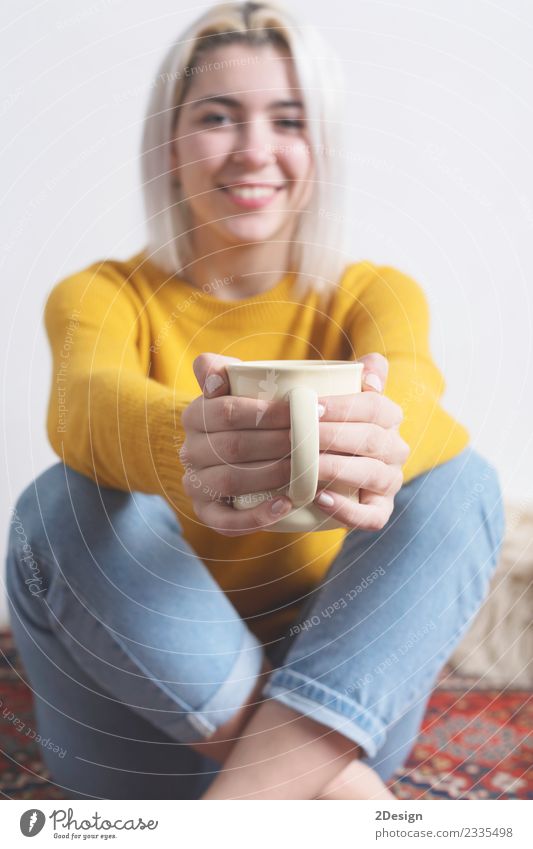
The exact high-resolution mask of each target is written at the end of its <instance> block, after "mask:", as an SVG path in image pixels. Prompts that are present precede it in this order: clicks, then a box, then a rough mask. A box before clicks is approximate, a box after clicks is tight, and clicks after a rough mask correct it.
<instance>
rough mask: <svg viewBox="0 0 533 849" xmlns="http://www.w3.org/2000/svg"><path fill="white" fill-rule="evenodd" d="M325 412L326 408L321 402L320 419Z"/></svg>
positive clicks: (319, 407) (319, 406) (319, 408)
mask: <svg viewBox="0 0 533 849" xmlns="http://www.w3.org/2000/svg"><path fill="white" fill-rule="evenodd" d="M325 412H326V408H325V407H324V404H319V405H318V418H319V419H320V418H322V416H323V415H324V413H325Z"/></svg>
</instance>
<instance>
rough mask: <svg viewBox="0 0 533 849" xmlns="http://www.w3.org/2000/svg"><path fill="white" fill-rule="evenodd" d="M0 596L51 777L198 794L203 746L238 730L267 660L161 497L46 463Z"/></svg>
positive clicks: (89, 792)
mask: <svg viewBox="0 0 533 849" xmlns="http://www.w3.org/2000/svg"><path fill="white" fill-rule="evenodd" d="M7 589H8V595H9V603H10V611H11V619H12V626H13V631H14V635H15V640H16V643H17V647H18V649H19V652H20V655H21V658H22V662H23V665H24V668H25V671H26V673H27V676H28V679H29V684H30V686H31V687H32V689H33V693H34V704H35V712H36V718H37V725H38V732H39V734H40V735H41V738H43V739H48V738H49V740H50V748H46V749H45V748H43V756H44V759H45V762H46V765H47V767H48V769H49V770H50V772H51V773H52V777H53V778H54V780H55V781H56V782H57V783H58V784H61V785H63V786H64V787H65V789H66V791H67V792H68V793H69V794H70V795H74V797H76V795H77V794H79V795H80V796H95V797H97V798H147V797H148V796H149V795H152V794H153V798H198V797H199V796H200V795H201V792H202V791H203V790H204V789H205V787H206V786H207V785H208V783H209V782H210V781H211V780H212V778H213V775H215V774H216V772H217V770H218V768H219V765H218V763H216V762H215V761H214V760H213V759H211V758H209V757H207V753H208V752H209V753H210V754H213V753H212V752H211V751H210V750H209V747H208V744H207V743H206V742H205V741H209V740H211V739H212V738H213V739H215V738H216V735H217V734H219V733H220V730H221V729H223V728H225V727H226V726H227V727H228V728H230V729H231V728H232V727H233V726H234V724H235V716H236V714H237V713H238V712H239V711H240V710H241V707H242V705H243V704H245V703H246V702H247V700H249V699H250V695H251V694H253V693H254V692H256V691H257V688H258V675H259V673H260V671H261V669H262V668H265V667H264V666H263V664H264V662H265V658H264V652H263V647H262V646H261V644H260V643H259V642H258V640H257V639H256V638H255V637H254V636H253V635H252V634H251V632H250V631H249V630H248V629H247V628H246V626H245V624H244V622H243V621H242V619H241V618H240V617H239V616H238V614H237V612H236V611H235V609H234V608H233V606H232V605H231V603H230V602H229V599H228V598H227V596H226V595H225V594H224V593H223V592H222V591H221V590H220V588H219V586H218V584H217V583H216V582H215V581H214V579H213V578H212V576H211V574H210V573H209V571H208V569H207V568H206V567H205V565H204V564H203V562H202V561H200V560H199V558H198V557H197V556H196V555H195V553H194V552H193V551H192V549H191V548H190V547H189V546H188V544H187V543H186V542H185V540H184V539H183V537H182V536H181V533H180V528H179V525H178V522H177V519H176V517H175V514H174V513H173V512H172V511H171V509H170V507H169V506H168V505H167V504H166V502H165V501H164V500H163V499H162V498H159V497H158V496H150V495H145V494H142V493H127V492H120V491H117V490H113V489H106V488H98V487H97V486H96V485H95V484H94V483H93V481H91V480H90V479H89V478H87V477H85V476H83V475H80V474H78V473H77V472H75V471H73V470H72V469H70V468H69V467H67V466H64V465H63V464H61V463H58V464H56V465H55V466H53V467H52V468H50V469H48V470H47V471H46V472H44V473H43V474H42V475H41V476H40V477H39V478H37V480H36V481H34V482H33V483H32V484H31V485H30V486H29V487H28V488H27V489H26V490H25V492H24V493H23V494H22V496H21V497H20V498H19V500H18V502H17V504H16V507H15V511H14V513H13V517H12V521H11V533H10V541H9V551H8V563H7ZM262 683H263V682H262V681H261V680H260V679H259V684H262ZM196 745H198V747H199V751H198V752H197V751H194V750H193V747H194V746H196ZM54 747H55V749H56V750H57V751H54ZM199 752H202V754H200V753H199Z"/></svg>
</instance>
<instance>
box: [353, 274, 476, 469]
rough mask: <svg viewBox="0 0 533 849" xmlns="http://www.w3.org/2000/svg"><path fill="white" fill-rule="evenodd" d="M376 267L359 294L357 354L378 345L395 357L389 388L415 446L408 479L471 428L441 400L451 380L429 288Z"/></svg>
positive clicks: (454, 447) (442, 458)
mask: <svg viewBox="0 0 533 849" xmlns="http://www.w3.org/2000/svg"><path fill="white" fill-rule="evenodd" d="M373 271H374V273H373V274H372V275H371V279H370V280H369V282H368V283H367V285H366V286H365V288H364V289H363V291H362V293H360V294H359V295H358V301H357V305H356V308H355V309H354V310H352V317H351V322H350V328H349V331H350V334H351V339H352V340H353V343H354V347H356V353H357V357H361V356H364V355H365V354H369V353H372V352H374V351H376V352H379V353H381V354H383V355H384V356H385V357H387V359H388V361H389V373H388V377H387V384H386V386H385V389H384V394H385V395H386V396H387V397H389V398H391V399H392V400H393V401H395V402H396V403H397V404H399V405H400V407H402V409H403V412H404V420H403V421H402V423H401V425H400V435H401V436H402V438H403V439H404V440H405V441H406V442H407V444H408V445H409V446H410V448H411V453H410V455H409V457H408V458H407V461H406V462H405V464H404V466H403V473H404V483H407V482H408V481H409V480H411V479H412V478H414V477H415V476H416V475H419V474H421V473H423V472H425V471H428V470H429V469H431V468H433V467H434V466H436V465H439V464H440V463H444V462H446V461H447V460H450V459H452V458H453V457H455V456H456V455H457V454H459V453H460V451H461V450H463V448H465V447H466V446H467V445H468V443H469V433H468V431H467V430H466V428H465V427H463V425H461V424H460V423H459V422H457V421H455V419H454V418H453V417H452V416H451V415H450V414H449V413H448V412H446V410H444V409H443V407H442V406H441V404H440V398H441V396H442V395H443V393H444V390H445V388H446V384H445V381H444V378H443V376H442V374H441V372H440V370H439V369H438V367H437V366H436V364H435V362H434V361H433V357H432V354H431V349H430V314H429V305H428V301H427V298H426V295H425V293H424V291H423V290H422V288H421V287H420V285H419V284H418V283H417V282H416V281H415V280H414V279H412V278H411V277H409V276H408V275H406V274H403V273H402V272H400V271H398V270H397V269H395V268H391V267H388V266H373Z"/></svg>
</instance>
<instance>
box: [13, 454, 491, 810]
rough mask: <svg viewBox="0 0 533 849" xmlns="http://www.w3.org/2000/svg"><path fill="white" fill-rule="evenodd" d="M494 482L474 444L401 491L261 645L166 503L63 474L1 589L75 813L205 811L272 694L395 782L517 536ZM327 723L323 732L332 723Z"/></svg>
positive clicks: (29, 503)
mask: <svg viewBox="0 0 533 849" xmlns="http://www.w3.org/2000/svg"><path fill="white" fill-rule="evenodd" d="M504 526H505V520H504V510H503V503H502V495H501V490H500V485H499V480H498V475H497V473H496V471H495V469H494V468H493V467H492V466H491V465H490V464H489V463H488V462H487V461H486V460H484V459H483V458H482V457H481V456H480V455H479V454H478V453H477V452H476V451H475V450H474V449H473V448H472V447H470V446H469V447H468V448H467V449H465V450H464V451H463V452H462V453H461V454H460V455H458V456H457V457H455V458H454V459H453V460H451V461H448V462H446V463H443V464H441V465H440V466H436V467H435V468H434V469H432V470H431V471H429V472H427V473H424V474H422V475H419V476H418V477H416V478H414V479H413V480H411V481H409V483H407V484H404V486H403V487H402V489H401V490H400V491H399V492H398V494H397V495H396V498H395V506H394V511H393V513H392V515H391V517H390V519H389V521H388V523H387V525H386V526H385V527H384V528H383V529H381V530H380V531H376V532H374V531H372V532H370V531H354V530H352V531H349V532H348V533H347V535H346V537H345V540H344V543H343V546H342V549H341V550H340V552H339V554H338V555H337V557H336V558H335V559H334V561H333V562H332V564H331V566H330V568H329V570H328V572H327V574H326V575H325V577H324V579H323V580H322V581H321V582H320V584H319V585H318V586H317V587H316V588H315V589H314V590H313V592H312V593H311V595H310V596H308V597H307V598H306V599H305V600H304V601H303V603H302V607H301V608H300V610H301V612H300V614H299V616H298V619H297V620H296V621H295V622H294V623H293V624H292V625H291V627H290V629H288V632H287V634H286V635H285V638H284V639H282V640H280V641H278V643H277V644H275V646H276V647H275V649H274V650H270V649H269V650H266V649H265V647H264V646H263V645H262V644H261V643H260V642H259V640H258V639H257V638H256V637H255V636H254V635H253V634H252V632H251V631H250V629H249V628H248V627H247V625H246V622H245V621H244V620H243V619H242V618H241V617H240V616H239V614H238V613H237V611H236V610H235V608H234V607H233V605H232V604H231V603H230V601H229V599H228V597H227V596H226V595H225V593H224V592H223V591H222V590H221V589H220V587H219V585H218V584H217V583H216V581H215V580H214V578H213V577H212V575H211V574H210V572H209V570H208V569H207V567H206V566H205V564H204V562H203V561H202V560H201V559H199V558H198V557H197V555H196V554H195V552H194V551H193V550H192V549H191V547H190V546H189V545H188V543H187V542H186V541H185V540H184V538H183V536H182V534H181V530H180V526H179V523H178V520H177V517H176V515H175V513H174V512H173V511H172V510H171V508H170V507H169V505H168V504H167V503H166V501H165V500H164V499H163V498H161V497H160V496H157V495H147V494H143V493H139V492H122V491H119V490H115V489H108V488H101V487H100V488H99V487H98V486H97V485H96V484H95V483H94V482H93V481H92V480H90V479H89V478H88V477H85V476H84V475H81V474H79V473H77V472H75V471H73V470H72V469H71V468H69V467H68V466H65V465H63V464H62V463H57V464H56V465H54V466H52V467H51V468H50V469H48V470H47V471H45V472H44V473H43V474H41V475H40V476H39V477H38V478H37V479H36V480H35V481H33V483H32V484H31V485H30V486H29V487H27V489H26V490H25V491H24V492H23V493H22V495H21V496H20V498H19V499H18V501H17V504H16V506H15V509H14V511H13V515H12V518H11V527H10V536H9V548H8V560H7V575H6V582H7V590H8V597H9V605H10V615H11V622H12V628H13V633H14V639H15V642H16V645H17V648H18V650H19V654H20V657H21V660H22V663H23V667H24V670H25V672H26V675H27V679H28V682H29V684H30V686H31V688H32V690H33V698H34V707H35V717H36V725H37V730H38V733H39V734H40V745H41V748H42V755H43V758H44V761H45V763H46V765H47V767H48V769H49V770H50V772H51V774H52V777H53V779H54V781H55V782H56V783H57V784H59V785H61V786H62V787H63V788H64V790H65V793H66V794H67V796H68V797H70V798H86V797H95V798H104V799H107V798H118V799H137V798H156V799H158V798H159V799H167V798H172V799H196V798H199V797H200V796H201V795H202V794H203V792H204V791H205V790H206V789H207V787H208V786H209V784H210V782H211V781H212V780H213V778H214V776H215V775H216V773H217V771H218V769H219V765H218V763H216V762H215V761H214V760H211V759H209V758H208V757H206V756H204V755H200V754H198V753H196V752H195V751H194V750H193V749H191V748H190V745H189V744H190V743H192V742H195V741H199V740H203V739H205V738H207V737H209V736H210V735H211V734H212V733H213V732H214V731H215V729H217V728H218V727H219V726H221V725H222V724H224V723H225V722H226V721H227V720H228V719H229V718H230V717H231V716H232V714H233V713H234V712H236V711H237V710H238V708H239V707H240V706H241V705H242V703H243V702H244V701H245V700H246V698H247V696H248V695H249V693H250V692H251V690H252V689H253V687H254V685H255V682H256V678H257V674H258V672H259V671H260V669H261V665H262V661H263V657H264V654H265V651H267V654H268V656H269V659H270V660H271V662H272V663H273V665H274V670H273V672H272V674H271V676H270V678H269V679H267V681H266V683H265V686H264V688H263V691H262V692H263V694H264V695H265V696H266V697H269V698H273V699H276V700H278V701H280V702H282V703H284V704H286V705H288V706H289V707H291V708H293V709H294V710H295V711H297V712H298V713H303V714H306V715H308V716H310V717H311V718H313V719H315V720H316V721H317V722H318V723H320V724H321V725H319V726H317V730H320V728H321V727H322V733H327V731H328V730H329V729H335V730H337V731H338V732H340V733H341V734H343V735H345V736H346V737H347V738H349V739H350V740H352V741H354V743H356V744H359V745H360V746H361V747H362V749H363V752H364V755H365V758H364V759H365V761H366V762H367V763H369V764H370V765H371V766H373V767H374V768H375V769H376V771H377V772H378V773H379V774H380V775H381V777H382V778H383V779H384V780H387V779H388V778H390V777H391V776H392V774H393V773H394V771H395V770H396V769H397V768H398V767H400V766H401V765H402V764H403V763H404V762H405V759H406V758H407V755H408V754H409V751H410V749H411V747H412V745H413V743H414V741H415V739H416V736H417V733H418V731H419V728H420V723H421V720H422V717H423V715H424V710H425V707H426V704H427V701H428V698H429V696H430V694H431V690H432V688H433V686H434V683H435V680H436V677H437V675H438V673H439V671H440V670H441V668H442V666H443V665H444V663H445V662H446V660H447V658H448V657H449V655H450V654H451V653H452V651H453V649H454V647H455V646H456V644H457V643H458V642H459V640H460V639H461V637H462V635H463V634H464V633H465V631H466V630H467V628H468V626H469V624H470V623H471V622H472V619H473V617H474V615H475V613H476V611H477V610H478V608H479V607H480V605H481V603H482V601H483V599H484V597H485V595H486V592H487V589H488V584H489V580H490V578H491V575H492V573H493V570H494V568H495V566H496V563H497V560H498V555H499V551H500V547H501V543H502V539H503V534H504ZM324 726H325V727H324Z"/></svg>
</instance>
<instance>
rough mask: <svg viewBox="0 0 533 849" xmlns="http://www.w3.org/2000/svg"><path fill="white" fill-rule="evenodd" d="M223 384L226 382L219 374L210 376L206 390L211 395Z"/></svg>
mask: <svg viewBox="0 0 533 849" xmlns="http://www.w3.org/2000/svg"><path fill="white" fill-rule="evenodd" d="M223 383H224V380H223V378H222V377H220V375H219V374H210V375H209V377H208V378H207V379H206V381H205V383H204V389H205V391H206V392H207V394H208V395H211V394H212V393H213V392H215V390H216V389H218V388H219V387H220V386H222V384H223Z"/></svg>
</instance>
